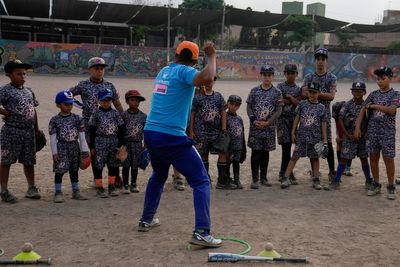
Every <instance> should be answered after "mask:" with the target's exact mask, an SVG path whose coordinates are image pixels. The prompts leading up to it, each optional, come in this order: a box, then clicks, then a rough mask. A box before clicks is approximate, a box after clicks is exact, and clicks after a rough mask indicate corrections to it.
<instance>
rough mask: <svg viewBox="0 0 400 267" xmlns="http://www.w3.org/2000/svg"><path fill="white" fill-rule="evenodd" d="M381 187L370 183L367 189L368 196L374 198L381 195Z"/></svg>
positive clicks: (375, 183) (378, 184)
mask: <svg viewBox="0 0 400 267" xmlns="http://www.w3.org/2000/svg"><path fill="white" fill-rule="evenodd" d="M381 187H382V185H381V184H380V183H377V182H375V181H374V182H372V184H371V187H370V188H369V189H368V196H375V195H377V194H380V193H381Z"/></svg>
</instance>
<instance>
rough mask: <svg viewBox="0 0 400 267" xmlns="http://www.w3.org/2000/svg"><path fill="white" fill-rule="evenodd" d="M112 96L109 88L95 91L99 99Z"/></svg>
mask: <svg viewBox="0 0 400 267" xmlns="http://www.w3.org/2000/svg"><path fill="white" fill-rule="evenodd" d="M112 97H113V92H112V91H111V90H110V89H105V90H101V91H99V92H98V93H97V98H98V99H99V100H100V101H103V100H106V99H111V98H112Z"/></svg>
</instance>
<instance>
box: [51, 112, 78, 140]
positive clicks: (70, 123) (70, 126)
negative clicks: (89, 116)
mask: <svg viewBox="0 0 400 267" xmlns="http://www.w3.org/2000/svg"><path fill="white" fill-rule="evenodd" d="M84 131H85V127H84V125H83V121H82V119H81V118H80V117H79V115H76V114H73V113H71V114H70V115H69V116H62V115H60V114H58V115H56V116H54V117H52V118H51V119H50V122H49V135H52V134H56V135H57V140H58V141H59V142H73V141H77V140H78V138H79V132H84Z"/></svg>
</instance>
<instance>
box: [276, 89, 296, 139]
mask: <svg viewBox="0 0 400 267" xmlns="http://www.w3.org/2000/svg"><path fill="white" fill-rule="evenodd" d="M276 87H277V88H278V89H279V90H281V92H282V95H291V96H293V97H295V98H298V97H299V96H301V89H300V87H299V86H298V85H296V84H294V85H289V84H287V83H286V82H284V83H280V84H278V85H277V86H276ZM295 109H296V107H294V106H293V104H291V103H290V104H284V106H283V109H282V114H281V116H280V117H279V118H278V119H277V121H276V132H277V136H278V143H279V144H284V143H290V142H291V135H290V132H291V130H292V125H293V120H294V117H295V116H296V112H295Z"/></svg>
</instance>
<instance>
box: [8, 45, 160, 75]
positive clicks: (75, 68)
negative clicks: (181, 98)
mask: <svg viewBox="0 0 400 267" xmlns="http://www.w3.org/2000/svg"><path fill="white" fill-rule="evenodd" d="M0 47H1V48H2V49H1V50H2V52H3V54H2V55H1V59H2V62H4V63H5V62H7V61H8V60H12V59H15V58H18V59H20V60H22V61H24V62H27V63H29V64H31V65H32V66H33V71H34V72H35V73H43V74H86V73H87V62H88V60H89V59H90V58H91V57H94V56H101V57H103V58H104V59H105V60H106V62H107V64H108V67H107V74H108V75H116V76H127V75H135V76H144V77H149V76H150V77H151V76H155V75H156V74H157V72H158V71H159V70H160V68H161V67H162V66H164V65H165V62H166V52H167V50H166V49H164V48H154V47H135V46H130V47H127V46H113V45H94V44H57V43H38V42H23V41H11V40H4V39H0ZM2 65H4V64H2Z"/></svg>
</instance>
